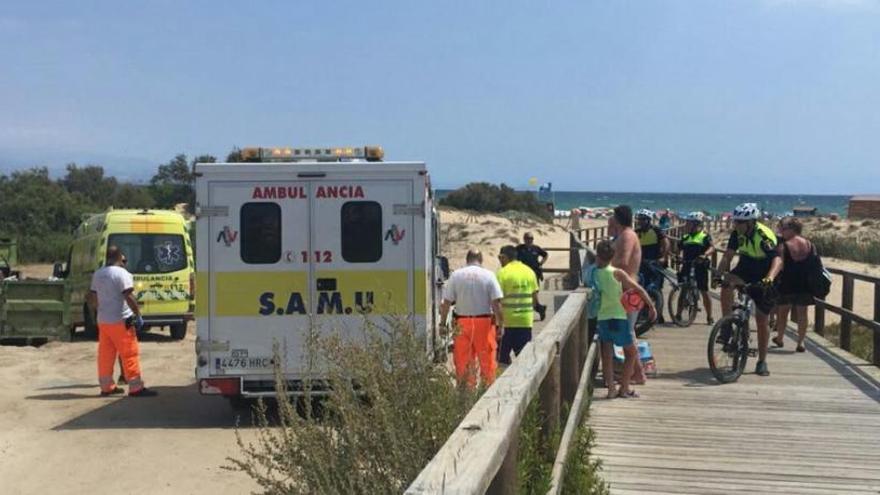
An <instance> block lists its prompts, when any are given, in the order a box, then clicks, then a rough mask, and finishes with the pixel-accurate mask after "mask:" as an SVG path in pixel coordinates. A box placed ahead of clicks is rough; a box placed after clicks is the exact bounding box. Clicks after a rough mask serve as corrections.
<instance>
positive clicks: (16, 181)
mask: <svg viewBox="0 0 880 495" xmlns="http://www.w3.org/2000/svg"><path fill="white" fill-rule="evenodd" d="M235 153H236V150H233V152H232V153H230V158H233V159H234V158H235ZM215 161H217V160H216V159H215V158H214V157H213V156H210V155H202V156H198V157H196V158H194V159H193V160H192V161H190V160H189V159H188V158H187V156H186V155H183V154H181V155H177V156H176V157H174V158H173V159H172V160H170V161H169V162H168V163H164V164H161V165H159V166H158V168H157V171H156V174H155V175H154V176H153V178H152V179H151V180H150V183H149V184H148V185H139V184H128V183H120V182H119V181H117V180H116V178H114V177H108V176H106V175H105V174H104V168H103V167H102V166H100V165H85V166H80V165H77V164H75V163H71V164H69V165H67V169H66V173H65V175H64V176H63V177H61V178H60V179H57V180H56V179H53V178H51V177H50V175H49V170H48V169H47V168H45V167H38V168H31V169H26V170H19V171H15V172H12V173H10V174H8V175H7V174H0V235H2V236H4V237H14V238H16V239H17V240H18V245H19V258H20V259H21V261H23V262H51V261H60V260H63V259H65V258H66V257H67V251H68V249H69V248H70V242H71V240H72V238H73V235H72V234H73V230H74V229H75V228H76V227H77V226H78V225H79V223H80V221H81V220H82V217H83V216H84V215H85V214H90V213H100V212H103V211H105V210H107V209H108V208H110V207H113V208H137V209H140V208H173V207H174V206H175V205H177V204H179V203H187V204H189V205H192V204H193V200H194V197H195V193H194V190H193V184H194V182H195V176H194V175H193V166H194V165H195V163H197V162H215Z"/></svg>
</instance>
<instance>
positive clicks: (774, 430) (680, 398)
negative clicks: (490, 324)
mask: <svg viewBox="0 0 880 495" xmlns="http://www.w3.org/2000/svg"><path fill="white" fill-rule="evenodd" d="M716 304H717V302H716ZM715 312H716V314H720V309H718V308H717V307H716V310H715ZM698 322H700V323H705V316H704V315H703V314H702V313H701V314H700V315H698ZM709 330H710V329H709V327H708V326H706V325H705V324H694V325H693V326H691V327H690V328H687V329H682V328H676V327H671V326H659V327H655V328H654V329H652V330H651V331H650V332H649V333H648V334H647V335H646V337H647V340H649V341H650V342H651V345H652V348H653V351H654V354H655V356H656V357H657V362H658V368H659V375H658V377H657V378H654V379H650V380H649V382H648V384H646V385H644V386H641V387H637V390H638V391H639V393H640V394H641V398H639V399H635V400H626V399H614V400H605V399H604V395H605V390H604V388H601V387H597V388H596V390H595V395H594V400H593V404H592V406H591V412H590V418H589V423H590V425H591V426H592V427H593V428H594V430H595V431H596V436H597V437H596V438H597V448H596V449H595V454H596V455H597V456H598V457H599V458H600V459H602V461H603V463H604V474H603V476H604V477H605V479H606V480H607V481H609V482H610V483H611V491H612V493H615V494H650V493H663V494H666V493H669V494H672V493H676V494H678V493H700V494H703V493H705V494H730V493H773V494H778V493H792V494H828V493H847V494H875V495H876V494H880V379H878V378H880V372H878V369H877V368H876V367H874V366H871V365H870V364H867V363H865V362H864V361H860V360H853V359H852V357H851V356H849V355H848V354H846V353H843V352H842V351H839V350H837V349H834V348H831V347H829V346H827V342H824V339H822V338H821V337H814V334H812V333H811V334H809V339H808V343H807V352H806V353H795V352H794V341H793V340H791V339H790V337H793V334H789V336H788V337H789V338H787V339H786V347H785V348H784V349H777V350H774V349H771V351H770V355H769V357H768V360H767V362H768V365H769V368H770V373H771V375H770V376H769V377H763V378H762V377H759V376H757V375H755V374H754V365H755V362H756V360H755V359H754V358H750V359H749V363H748V367H747V368H746V373H745V374H744V375H743V376H742V377H741V378H740V380H739V381H738V382H736V383H732V384H727V385H719V384H717V383H716V382H715V380H714V378H713V377H712V374H711V372H710V371H709V369H708V366H707V363H706V342H707V339H708V335H709ZM755 337H756V336H754V335H753V339H754V338H755ZM771 347H772V344H771Z"/></svg>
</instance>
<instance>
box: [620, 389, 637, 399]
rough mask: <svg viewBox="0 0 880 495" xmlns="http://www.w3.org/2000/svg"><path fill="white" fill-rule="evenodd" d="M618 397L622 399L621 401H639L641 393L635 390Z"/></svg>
mask: <svg viewBox="0 0 880 495" xmlns="http://www.w3.org/2000/svg"><path fill="white" fill-rule="evenodd" d="M617 396H618V397H620V398H621V399H638V398H639V393H638V392H636V391H635V390H630V391H629V392H627V393H625V394H624V393H618V394H617Z"/></svg>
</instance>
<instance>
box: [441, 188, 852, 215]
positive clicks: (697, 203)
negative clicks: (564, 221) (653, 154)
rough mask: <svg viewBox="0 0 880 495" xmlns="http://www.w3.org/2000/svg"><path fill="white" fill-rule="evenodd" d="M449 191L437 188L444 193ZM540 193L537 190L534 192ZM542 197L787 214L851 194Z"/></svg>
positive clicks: (840, 207) (831, 208)
mask: <svg viewBox="0 0 880 495" xmlns="http://www.w3.org/2000/svg"><path fill="white" fill-rule="evenodd" d="M448 193H449V191H447V190H441V191H437V195H438V197H441V198H442V197H443V196H444V195H445V194H448ZM535 194H536V195H538V193H535ZM538 198H539V199H540V200H541V201H553V203H554V206H555V208H556V209H557V210H570V209H572V208H577V207H582V206H585V207H589V208H598V207H613V206H617V205H620V204H626V205H629V206H631V207H632V208H633V210H639V209H641V208H647V209H650V210H665V209H669V210H672V211H674V212H678V213H687V212H690V211H704V212H707V213H710V214H713V215H714V214H720V213H725V212H730V211H733V209H734V208H735V207H736V205H738V204H741V203H757V204H758V206H759V207H760V208H761V209H762V210H764V211H766V212H768V213H771V214H774V215H784V214H786V213H789V212H791V211H792V208H794V207H796V206H811V207H815V208H818V211H819V214H820V215H827V214H829V213H837V214H839V215H841V216H845V215H846V209H847V205H848V203H849V198H850V197H849V196H840V195H821V196H820V195H806V194H805V195H793V194H693V193H638V192H624V193H621V192H589V191H585V192H576V191H557V192H551V193H548V192H542V193H540V194H539V195H538Z"/></svg>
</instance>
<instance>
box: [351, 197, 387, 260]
mask: <svg viewBox="0 0 880 495" xmlns="http://www.w3.org/2000/svg"><path fill="white" fill-rule="evenodd" d="M341 225H342V228H341V233H342V259H344V260H345V261H347V262H349V263H373V262H375V261H379V259H380V258H382V205H380V204H379V203H377V202H375V201H349V202H348V203H345V204H344V205H342V222H341Z"/></svg>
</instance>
